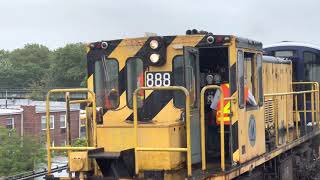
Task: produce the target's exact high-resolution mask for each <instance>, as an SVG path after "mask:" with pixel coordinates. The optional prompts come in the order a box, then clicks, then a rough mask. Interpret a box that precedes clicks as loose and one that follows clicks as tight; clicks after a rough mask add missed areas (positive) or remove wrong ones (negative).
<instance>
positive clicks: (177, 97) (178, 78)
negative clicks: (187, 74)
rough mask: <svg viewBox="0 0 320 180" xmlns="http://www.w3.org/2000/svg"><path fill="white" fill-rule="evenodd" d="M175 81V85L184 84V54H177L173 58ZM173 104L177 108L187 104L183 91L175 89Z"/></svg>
mask: <svg viewBox="0 0 320 180" xmlns="http://www.w3.org/2000/svg"><path fill="white" fill-rule="evenodd" d="M173 81H174V85H175V86H184V59H183V56H176V57H175V58H174V59H173ZM173 97H174V98H173V104H174V106H175V107H177V108H183V107H184V106H185V97H184V94H183V92H181V91H174V93H173Z"/></svg>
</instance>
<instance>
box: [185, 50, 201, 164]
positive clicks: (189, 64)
mask: <svg viewBox="0 0 320 180" xmlns="http://www.w3.org/2000/svg"><path fill="white" fill-rule="evenodd" d="M183 53H184V62H185V63H184V68H185V74H184V76H185V77H184V78H185V85H186V88H187V89H188V91H189V93H190V106H191V108H190V109H191V110H190V111H191V112H190V115H191V117H190V133H191V134H190V135H191V152H192V158H191V159H192V160H191V161H192V164H195V163H199V162H200V161H201V151H200V101H199V100H200V82H199V74H200V71H199V50H198V49H197V48H194V47H184V48H183Z"/></svg>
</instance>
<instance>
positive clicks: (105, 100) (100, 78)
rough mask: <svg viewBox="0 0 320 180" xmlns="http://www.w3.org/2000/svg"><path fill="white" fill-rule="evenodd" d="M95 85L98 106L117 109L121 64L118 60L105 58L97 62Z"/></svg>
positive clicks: (95, 66)
mask: <svg viewBox="0 0 320 180" xmlns="http://www.w3.org/2000/svg"><path fill="white" fill-rule="evenodd" d="M94 69H95V73H94V84H95V93H96V98H97V106H98V107H103V108H104V109H115V108H117V107H118V106H119V102H120V101H119V93H118V92H119V86H118V83H119V64H118V61H117V60H116V59H108V58H103V59H101V60H98V61H96V62H95V65H94Z"/></svg>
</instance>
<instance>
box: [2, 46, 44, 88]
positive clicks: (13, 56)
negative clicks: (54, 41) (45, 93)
mask: <svg viewBox="0 0 320 180" xmlns="http://www.w3.org/2000/svg"><path fill="white" fill-rule="evenodd" d="M49 54H50V51H49V49H48V48H47V47H45V46H43V45H39V44H27V45H25V46H24V48H22V49H16V50H13V51H12V52H10V53H8V52H6V51H3V50H2V51H0V59H1V57H3V59H5V60H4V62H6V63H7V64H8V66H1V67H0V77H1V81H0V86H1V87H10V88H21V87H29V85H30V84H31V83H32V82H39V81H40V80H41V79H42V77H43V75H44V74H46V71H47V70H48V69H49V67H50V63H49Z"/></svg>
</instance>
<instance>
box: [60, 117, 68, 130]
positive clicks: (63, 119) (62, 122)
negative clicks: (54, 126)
mask: <svg viewBox="0 0 320 180" xmlns="http://www.w3.org/2000/svg"><path fill="white" fill-rule="evenodd" d="M66 127H67V120H66V115H65V114H64V115H60V128H66Z"/></svg>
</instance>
